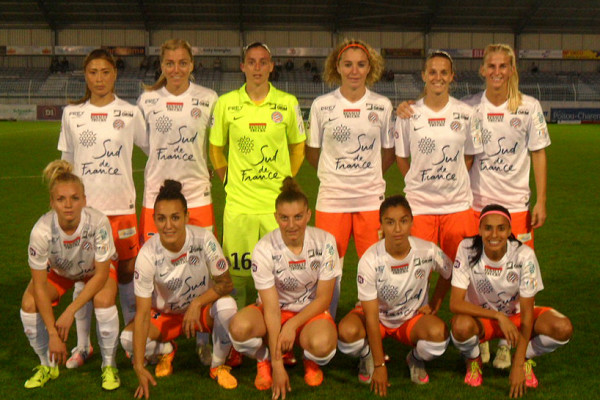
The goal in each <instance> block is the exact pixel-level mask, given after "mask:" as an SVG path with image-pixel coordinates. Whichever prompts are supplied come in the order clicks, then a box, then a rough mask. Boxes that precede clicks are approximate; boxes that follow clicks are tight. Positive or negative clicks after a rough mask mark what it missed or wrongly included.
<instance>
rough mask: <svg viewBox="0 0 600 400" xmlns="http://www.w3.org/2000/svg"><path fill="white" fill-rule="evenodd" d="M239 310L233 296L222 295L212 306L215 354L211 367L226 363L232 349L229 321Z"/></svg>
mask: <svg viewBox="0 0 600 400" xmlns="http://www.w3.org/2000/svg"><path fill="white" fill-rule="evenodd" d="M236 312H237V304H236V303H235V300H234V299H233V297H229V296H228V297H221V298H220V299H219V300H217V301H215V302H214V303H213V305H212V307H211V308H210V315H211V316H212V317H213V319H214V326H213V332H212V340H213V354H212V361H211V363H210V367H211V368H216V367H218V366H219V365H223V364H225V360H226V359H227V356H228V355H229V351H230V350H231V339H230V338H229V321H231V318H232V317H233V316H234V315H235V313H236Z"/></svg>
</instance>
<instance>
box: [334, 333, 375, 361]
mask: <svg viewBox="0 0 600 400" xmlns="http://www.w3.org/2000/svg"><path fill="white" fill-rule="evenodd" d="M338 349H340V351H341V352H342V353H344V354H347V355H349V356H350V357H364V356H366V355H367V354H369V350H370V347H369V342H368V341H367V339H364V338H363V339H360V340H357V341H356V342H352V343H346V342H342V341H341V340H338Z"/></svg>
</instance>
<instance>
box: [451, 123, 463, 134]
mask: <svg viewBox="0 0 600 400" xmlns="http://www.w3.org/2000/svg"><path fill="white" fill-rule="evenodd" d="M460 128H462V125H461V123H460V122H458V121H452V123H451V124H450V129H452V130H453V131H454V132H458V131H460Z"/></svg>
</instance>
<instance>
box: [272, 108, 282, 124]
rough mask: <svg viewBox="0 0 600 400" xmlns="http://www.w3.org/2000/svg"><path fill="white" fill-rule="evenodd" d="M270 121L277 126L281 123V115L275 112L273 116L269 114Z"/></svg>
mask: <svg viewBox="0 0 600 400" xmlns="http://www.w3.org/2000/svg"><path fill="white" fill-rule="evenodd" d="M271 119H272V120H273V122H275V123H276V124H278V123H280V122H281V121H283V115H281V113H280V112H279V111H275V112H273V114H271Z"/></svg>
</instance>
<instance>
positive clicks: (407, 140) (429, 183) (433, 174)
mask: <svg viewBox="0 0 600 400" xmlns="http://www.w3.org/2000/svg"><path fill="white" fill-rule="evenodd" d="M412 107H413V109H414V111H415V112H414V114H413V115H412V117H411V118H409V119H398V120H397V121H396V129H395V133H394V136H395V139H396V156H398V157H402V158H408V157H410V168H409V170H408V173H407V174H406V176H405V177H404V182H405V187H404V192H405V193H406V198H407V200H408V201H409V203H410V207H411V208H412V212H413V215H422V214H450V213H455V212H460V211H464V210H467V209H469V208H471V203H472V202H473V196H472V194H471V188H470V183H469V172H468V171H467V166H466V164H465V154H467V155H474V154H477V153H481V152H482V151H483V148H482V146H481V135H480V130H479V126H480V124H479V118H478V116H477V115H476V114H474V113H473V109H472V108H471V107H469V106H468V105H466V104H464V103H462V102H460V101H458V100H456V99H455V98H453V97H450V99H449V100H448V104H446V106H445V107H444V108H443V109H442V110H440V111H438V112H435V111H433V110H431V109H430V108H428V107H427V106H426V105H425V104H424V102H423V99H420V100H418V101H417V103H416V104H415V105H413V106H412Z"/></svg>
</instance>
